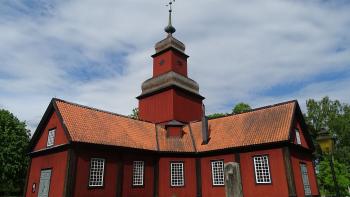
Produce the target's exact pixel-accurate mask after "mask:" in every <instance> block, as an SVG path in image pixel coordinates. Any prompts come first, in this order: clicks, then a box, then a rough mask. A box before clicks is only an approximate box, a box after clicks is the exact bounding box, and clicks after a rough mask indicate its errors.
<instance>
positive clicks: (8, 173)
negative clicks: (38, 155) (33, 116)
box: [0, 109, 30, 194]
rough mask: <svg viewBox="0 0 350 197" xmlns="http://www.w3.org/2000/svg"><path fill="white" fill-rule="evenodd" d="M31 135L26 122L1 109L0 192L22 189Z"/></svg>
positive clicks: (6, 192)
mask: <svg viewBox="0 0 350 197" xmlns="http://www.w3.org/2000/svg"><path fill="white" fill-rule="evenodd" d="M29 135H30V133H29V130H27V129H26V124H25V122H21V121H19V120H18V119H17V118H16V117H15V116H14V115H13V114H11V113H10V112H9V111H7V110H3V109H0V147H1V149H0V193H4V194H10V193H18V192H19V191H20V190H22V188H23V185H24V182H25V175H26V168H27V165H28V157H27V154H26V151H27V146H28V143H29Z"/></svg>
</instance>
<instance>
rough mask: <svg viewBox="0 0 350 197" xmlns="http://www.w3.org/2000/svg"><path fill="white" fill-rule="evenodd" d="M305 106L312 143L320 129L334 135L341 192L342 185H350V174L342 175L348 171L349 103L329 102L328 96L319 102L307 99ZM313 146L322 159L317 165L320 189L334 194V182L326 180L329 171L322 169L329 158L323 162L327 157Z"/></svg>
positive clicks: (349, 154)
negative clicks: (339, 168) (324, 129)
mask: <svg viewBox="0 0 350 197" xmlns="http://www.w3.org/2000/svg"><path fill="white" fill-rule="evenodd" d="M306 107H307V114H306V116H305V117H306V122H307V124H308V127H309V130H310V131H311V136H312V138H313V141H314V143H315V144H316V137H317V136H318V132H319V131H320V130H321V128H327V129H328V130H329V132H330V133H331V134H332V135H334V136H336V137H337V141H336V144H335V150H334V157H335V161H336V163H335V165H336V166H341V167H342V169H341V170H338V171H337V170H336V176H337V180H338V182H339V187H340V188H342V191H341V192H344V191H345V189H344V188H346V187H347V186H349V181H350V177H349V176H345V175H346V174H349V172H350V140H349V139H350V106H349V105H348V104H342V103H340V102H339V101H338V100H335V101H332V100H330V99H329V98H328V97H324V98H323V99H321V100H320V101H315V100H314V99H309V100H307V101H306ZM315 147H316V148H317V149H316V157H317V158H318V160H319V161H321V162H320V164H319V165H320V170H319V171H320V174H319V176H318V179H319V182H320V188H322V190H321V191H322V192H324V193H325V194H329V193H333V194H334V191H335V190H334V188H333V187H334V186H333V181H331V182H329V180H328V176H331V173H330V171H327V172H325V171H324V170H327V167H326V166H327V165H328V166H329V163H328V161H327V162H326V160H327V158H325V156H323V155H322V153H321V150H320V149H319V148H318V146H315ZM318 160H317V161H318ZM336 168H337V167H336ZM327 173H328V175H327ZM326 175H327V176H326ZM338 177H339V178H338Z"/></svg>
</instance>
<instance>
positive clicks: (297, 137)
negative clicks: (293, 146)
mask: <svg viewBox="0 0 350 197" xmlns="http://www.w3.org/2000/svg"><path fill="white" fill-rule="evenodd" d="M295 138H296V140H297V144H301V140H300V132H299V129H295Z"/></svg>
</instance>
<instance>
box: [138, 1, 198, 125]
mask: <svg viewBox="0 0 350 197" xmlns="http://www.w3.org/2000/svg"><path fill="white" fill-rule="evenodd" d="M171 4H172V2H170V3H169V6H170V9H169V23H168V26H167V27H165V32H166V33H167V37H166V38H165V39H163V40H161V41H159V42H158V43H156V45H155V54H154V55H152V58H153V76H152V78H150V79H147V80H146V81H145V82H143V83H142V93H141V95H140V96H138V97H137V99H138V100H139V118H140V119H141V120H145V121H150V122H153V123H166V122H169V121H178V122H182V123H188V122H190V121H195V120H200V119H201V118H202V101H203V99H204V97H202V96H201V95H200V94H199V86H198V84H197V82H195V81H194V80H192V79H190V78H188V76H187V58H188V57H189V56H188V55H186V54H185V45H184V44H183V43H182V42H180V41H179V40H177V39H176V38H174V37H173V33H174V32H175V31H176V29H175V28H174V27H173V26H172V24H171V13H172V8H171Z"/></svg>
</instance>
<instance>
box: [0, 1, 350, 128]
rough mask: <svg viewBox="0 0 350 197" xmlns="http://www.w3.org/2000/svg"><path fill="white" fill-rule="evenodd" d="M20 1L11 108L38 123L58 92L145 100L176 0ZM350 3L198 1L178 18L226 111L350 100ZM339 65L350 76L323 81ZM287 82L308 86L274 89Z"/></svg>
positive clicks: (132, 102)
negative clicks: (238, 106)
mask: <svg viewBox="0 0 350 197" xmlns="http://www.w3.org/2000/svg"><path fill="white" fill-rule="evenodd" d="M13 2H15V3H12V4H11V3H10V4H11V6H6V5H7V4H8V3H4V6H1V5H0V7H2V8H1V9H2V10H1V9H0V11H2V12H0V13H6V14H4V15H6V17H5V16H3V17H2V19H0V32H1V34H0V43H1V45H0V84H1V85H0V106H1V107H4V108H7V109H9V110H10V111H12V112H14V113H15V115H17V116H18V117H19V118H20V119H22V120H27V121H28V124H29V125H30V128H31V129H33V128H34V127H35V125H36V124H37V123H38V122H39V120H40V117H41V116H42V114H43V113H44V110H45V108H46V106H47V104H48V102H49V101H50V99H51V97H59V98H63V99H66V100H69V101H73V102H78V103H82V104H86V105H90V106H94V107H98V108H103V109H105V110H110V111H114V112H117V113H121V114H129V113H130V112H131V109H132V108H133V107H135V106H137V100H136V99H134V98H135V97H136V96H137V95H139V94H140V86H141V83H142V82H143V81H144V80H145V79H147V78H149V77H151V73H152V70H151V69H152V59H151V57H150V55H151V54H152V53H153V52H154V51H153V46H154V44H155V43H156V42H157V41H159V40H160V39H163V38H164V37H165V33H164V32H163V27H164V26H165V25H166V23H167V21H166V20H167V11H166V8H165V7H163V5H165V4H166V2H167V1H162V2H156V1H147V2H146V1H145V2H143V1H142V2H140V1H136V0H133V1H125V2H123V1H113V0H103V1H95V0H84V1H78V0H77V1H52V2H50V3H47V2H46V1H39V0H38V2H40V5H41V7H39V8H37V10H39V11H37V12H31V10H32V9H34V8H28V5H25V4H24V3H22V1H13ZM2 3H3V2H2ZM2 3H0V4H2ZM338 3H339V4H340V3H343V2H341V1H338ZM4 9H5V11H6V10H7V12H4V11H3V10H4ZM40 9H41V10H40ZM349 9H350V5H349V4H346V3H344V5H337V3H334V2H327V1H312V2H311V1H287V0H284V1H280V0H278V1H277V0H276V1H273V0H271V1H249V2H248V1H229V0H219V1H210V0H203V1H200V2H197V1H193V0H189V1H181V2H180V1H179V2H176V4H175V9H174V17H173V18H174V26H175V27H176V28H177V32H176V33H175V36H176V37H177V38H178V39H179V40H181V41H183V42H184V43H185V44H186V47H187V53H188V55H190V56H191V57H190V58H189V76H190V77H191V78H193V79H195V80H196V81H197V82H199V84H200V88H201V89H200V91H201V93H202V94H203V96H205V97H206V100H205V103H206V105H207V109H208V110H209V112H217V111H229V110H230V108H231V107H230V106H229V105H230V104H233V103H235V102H238V101H244V102H248V103H251V104H252V105H253V106H256V107H258V106H261V105H265V104H272V103H274V102H280V101H284V100H291V99H295V98H298V99H300V101H301V102H304V100H305V99H308V98H321V97H322V96H324V95H329V96H330V97H331V98H334V99H340V100H341V101H343V102H350V100H349V98H350V95H349V93H348V92H350V91H347V90H348V88H347V87H348V86H349V85H350V80H349V73H350V68H349V66H350V65H349V62H350V49H349V46H350V35H349V34H348V32H349V30H350V28H349V27H350V12H349ZM34 13H35V14H34ZM0 16H1V14H0ZM111 54H115V56H116V57H115V59H117V60H114V59H113V60H112V59H111V57H110V56H111ZM119 60H120V61H119ZM82 70H83V71H90V72H89V73H88V75H89V77H90V78H91V79H90V80H83V79H82V78H83V77H82V76H81V75H82V73H79V72H80V71H82ZM121 70H122V71H121ZM94 72H96V73H104V75H102V77H96V76H95V75H94V74H93V73H94ZM337 72H338V73H348V75H346V76H345V77H344V76H339V77H338V78H337V77H335V78H336V79H334V80H331V81H329V80H323V79H322V76H326V75H327V73H337ZM90 75H91V76H90ZM310 79H315V80H310ZM281 84H282V85H285V86H286V87H287V85H288V84H302V85H300V86H301V87H300V90H298V91H293V92H291V93H285V94H281V95H277V96H270V95H268V94H267V93H266V90H271V89H272V90H273V89H274V87H275V86H277V85H281ZM287 92H288V91H287Z"/></svg>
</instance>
